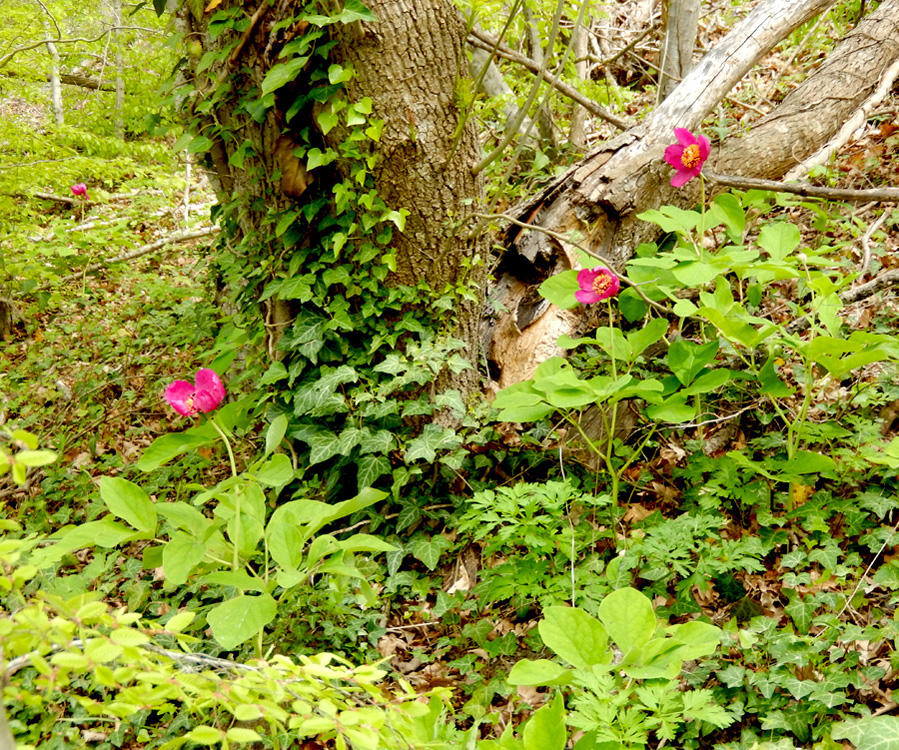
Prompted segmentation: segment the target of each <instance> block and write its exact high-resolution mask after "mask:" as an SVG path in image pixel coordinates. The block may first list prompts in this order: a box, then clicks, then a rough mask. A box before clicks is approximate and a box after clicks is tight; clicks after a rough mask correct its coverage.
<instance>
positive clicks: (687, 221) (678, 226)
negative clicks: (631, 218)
mask: <svg viewBox="0 0 899 750" xmlns="http://www.w3.org/2000/svg"><path fill="white" fill-rule="evenodd" d="M637 218H638V219H642V220H643V221H649V222H652V223H653V224H656V225H658V226H659V227H661V228H662V231H663V232H673V233H676V234H681V235H689V234H690V232H691V231H692V230H693V229H695V228H696V225H697V224H698V223H699V214H698V213H697V212H696V211H685V210H684V209H682V208H677V207H676V206H662V207H661V208H660V209H659V210H656V209H650V210H649V211H644V212H643V213H642V214H637Z"/></svg>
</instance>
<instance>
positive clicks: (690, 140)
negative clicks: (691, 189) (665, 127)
mask: <svg viewBox="0 0 899 750" xmlns="http://www.w3.org/2000/svg"><path fill="white" fill-rule="evenodd" d="M674 136H675V138H677V143H674V144H672V145H670V146H668V148H666V149H665V161H667V162H668V163H669V164H670V165H671V166H672V167H674V168H675V169H676V170H677V172H676V173H675V175H674V177H672V178H671V185H672V186H673V187H681V186H683V185H686V184H687V183H688V182H689V181H690V180H692V179H693V178H694V177H699V173H700V172H702V165H703V164H705V160H706V159H708V158H709V152H710V150H711V149H710V146H709V139H708V138H706V137H705V136H704V135H702V133H700V134H699V135H693V134H692V133H691V132H690V131H689V130H687V129H686V128H675V129H674Z"/></svg>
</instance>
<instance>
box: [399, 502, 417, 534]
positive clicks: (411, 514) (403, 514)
mask: <svg viewBox="0 0 899 750" xmlns="http://www.w3.org/2000/svg"><path fill="white" fill-rule="evenodd" d="M420 518H421V508H419V507H418V506H417V505H411V504H410V505H404V506H403V507H402V508H401V509H400V512H399V515H398V516H397V518H396V531H397V533H399V532H400V531H402V530H403V529H407V528H409V527H410V526H412V525H413V524H414V523H416V522H417V521H418V520H419V519H420Z"/></svg>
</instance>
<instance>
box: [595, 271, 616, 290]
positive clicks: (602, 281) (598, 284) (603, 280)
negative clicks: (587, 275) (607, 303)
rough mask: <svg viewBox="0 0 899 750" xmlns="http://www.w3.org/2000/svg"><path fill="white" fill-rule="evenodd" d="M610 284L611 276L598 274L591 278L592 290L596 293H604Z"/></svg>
mask: <svg viewBox="0 0 899 750" xmlns="http://www.w3.org/2000/svg"><path fill="white" fill-rule="evenodd" d="M611 286H612V277H611V276H607V275H606V274H600V275H599V276H597V277H596V278H595V279H593V291H594V292H595V293H596V294H605V293H606V292H607V291H608V290H609V287H611Z"/></svg>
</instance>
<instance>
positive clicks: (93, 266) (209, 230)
mask: <svg viewBox="0 0 899 750" xmlns="http://www.w3.org/2000/svg"><path fill="white" fill-rule="evenodd" d="M218 231H219V228H218V227H214V226H213V227H204V228H203V229H196V230H194V231H193V232H182V233H180V234H172V235H169V236H168V237H163V238H162V239H161V240H157V241H156V242H151V243H150V244H149V245H144V246H143V247H139V248H137V250H132V251H131V252H130V253H123V254H122V255H117V256H116V257H114V258H109V259H107V260H101V261H97V262H96V263H89V264H88V265H87V266H85V267H84V268H82V269H80V270H78V271H76V272H75V273H70V274H68V275H66V276H61V277H60V278H59V279H56V280H54V281H52V282H47V283H45V284H41V285H39V286H37V287H35V288H34V289H32V290H31V291H30V292H29V294H34V292H42V291H46V290H47V289H49V288H50V287H51V286H54V285H55V284H56V283H57V282H60V281H69V280H70V279H76V278H78V277H79V276H82V275H83V274H85V273H90V272H91V271H96V270H98V269H100V268H106V267H107V266H110V265H112V264H113V263H123V262H124V261H127V260H134V259H135V258H140V257H143V256H144V255H149V254H150V253H154V252H156V251H157V250H161V249H162V248H164V247H166V246H167V245H177V244H178V243H181V242H189V241H190V240H196V239H199V238H201V237H208V236H209V235H211V234H215V233H216V232H218Z"/></svg>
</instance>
